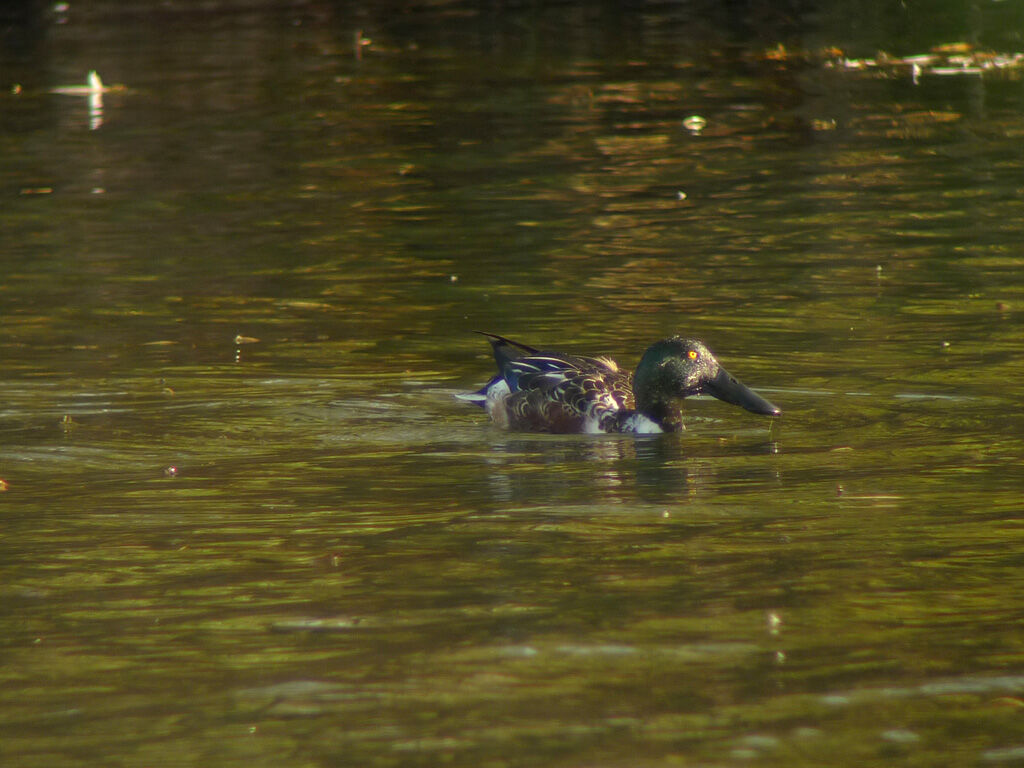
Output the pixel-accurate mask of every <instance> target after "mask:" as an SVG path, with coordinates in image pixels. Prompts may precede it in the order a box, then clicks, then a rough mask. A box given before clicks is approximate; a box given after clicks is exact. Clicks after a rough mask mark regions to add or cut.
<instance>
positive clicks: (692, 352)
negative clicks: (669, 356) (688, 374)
mask: <svg viewBox="0 0 1024 768" xmlns="http://www.w3.org/2000/svg"><path fill="white" fill-rule="evenodd" d="M686 354H687V355H689V357H690V359H691V360H696V359H697V358H698V357H700V355H698V354H697V350H696V349H691V350H690V351H689V352H687V353H686Z"/></svg>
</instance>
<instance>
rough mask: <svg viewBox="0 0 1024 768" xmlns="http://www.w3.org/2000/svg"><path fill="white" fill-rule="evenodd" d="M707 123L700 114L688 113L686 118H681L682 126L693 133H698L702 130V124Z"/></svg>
mask: <svg viewBox="0 0 1024 768" xmlns="http://www.w3.org/2000/svg"><path fill="white" fill-rule="evenodd" d="M707 124H708V121H707V120H706V119H704V118H703V117H701V116H700V115H690V116H689V117H688V118H686V119H685V120H683V128H685V129H686V130H688V131H689V132H690V133H692V134H694V135H698V134H700V132H701V131H703V130H704V126H706V125H707Z"/></svg>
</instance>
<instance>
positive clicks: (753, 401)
mask: <svg viewBox="0 0 1024 768" xmlns="http://www.w3.org/2000/svg"><path fill="white" fill-rule="evenodd" d="M704 393H705V394H708V395H711V396H712V397H717V398H718V399H719V400H724V401H725V402H727V403H732V404H733V405H738V406H739V407H740V408H746V409H747V410H748V411H750V412H751V413H760V414H763V415H765V416H778V415H779V414H780V413H782V411H781V410H779V408H778V406H776V405H774V404H772V403H769V402H768V401H767V400H765V399H764V398H763V397H761V396H760V395H759V394H757V392H755V391H754V390H752V389H751V388H750V387H748V386H747V385H746V384H744V383H743V382H742V381H740V380H739V379H737V378H736V377H735V376H732V375H730V374H729V372H728V371H727V370H725V368H719V369H718V375H717V376H715V378H713V379H712V380H711V381H710V382H708V383H707V384H706V385H705V387H704Z"/></svg>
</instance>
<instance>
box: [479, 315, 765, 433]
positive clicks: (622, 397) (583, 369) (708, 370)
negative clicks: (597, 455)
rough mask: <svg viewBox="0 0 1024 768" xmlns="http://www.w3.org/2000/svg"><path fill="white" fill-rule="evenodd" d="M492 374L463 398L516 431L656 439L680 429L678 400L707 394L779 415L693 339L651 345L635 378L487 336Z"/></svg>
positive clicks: (597, 360) (592, 360)
mask: <svg viewBox="0 0 1024 768" xmlns="http://www.w3.org/2000/svg"><path fill="white" fill-rule="evenodd" d="M483 335H484V336H486V337H487V338H488V340H489V341H490V343H491V346H492V348H493V350H494V359H495V362H496V363H497V365H498V375H497V376H495V377H494V378H492V379H491V380H490V381H489V382H487V384H485V385H484V387H483V388H482V389H481V390H479V391H477V392H473V393H470V394H466V395H459V397H460V398H461V399H463V400H467V401H469V402H473V403H475V404H477V405H480V406H482V407H483V408H484V409H485V410H486V411H487V413H488V414H489V415H490V417H491V419H492V420H493V421H494V423H495V424H497V425H498V426H501V427H504V428H506V429H509V430H513V431H520V432H555V433H573V432H582V433H633V434H655V433H659V432H674V431H677V430H679V429H682V410H681V407H680V403H681V400H682V399H683V398H685V397H688V396H690V395H697V394H709V395H713V396H714V397H717V398H719V399H720V400H724V401H726V402H729V403H732V404H734V405H738V406H740V407H742V408H746V409H747V410H748V411H752V412H754V413H760V414H765V415H776V414H779V413H780V410H779V409H778V408H777V407H776V406H774V405H772V404H771V403H769V402H768V401H767V400H765V399H764V398H763V397H761V396H760V395H758V394H757V393H755V392H754V391H753V390H751V389H749V388H748V387H746V386H745V385H744V384H742V383H741V382H739V381H738V380H737V379H735V378H734V377H733V376H731V375H729V374H728V373H727V372H726V371H725V369H724V368H722V367H721V365H719V363H718V361H717V360H716V359H715V357H714V355H712V353H711V352H710V350H708V348H707V347H706V346H705V345H704V344H703V343H701V342H700V341H697V340H696V339H683V338H680V337H679V336H674V337H672V338H670V339H664V340H662V341H659V342H656V343H655V344H653V345H651V347H649V348H648V350H647V351H646V352H645V353H644V355H643V357H642V358H641V360H640V364H639V365H638V366H637V370H636V373H635V374H634V373H629V372H628V371H623V370H621V369H620V368H619V366H618V364H617V363H616V362H615V361H614V360H612V359H611V358H608V357H583V356H578V355H567V354H562V353H554V352H542V351H541V350H539V349H535V348H534V347H529V346H527V345H525V344H520V343H519V342H515V341H512V340H511V339H506V338H505V337H503V336H498V335H496V334H491V333H483Z"/></svg>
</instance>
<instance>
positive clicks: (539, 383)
mask: <svg viewBox="0 0 1024 768" xmlns="http://www.w3.org/2000/svg"><path fill="white" fill-rule="evenodd" d="M501 376H502V378H503V379H504V380H505V382H506V383H507V384H508V388H509V394H508V396H507V397H506V398H505V401H504V408H505V412H506V415H507V419H508V426H509V427H510V428H511V429H519V430H531V431H544V432H605V431H608V425H609V424H610V421H609V420H614V416H615V414H617V413H618V412H620V411H623V410H630V411H631V410H632V409H633V408H634V407H635V405H634V400H633V386H632V376H631V375H630V374H628V373H623V372H622V371H620V370H619V367H618V366H617V365H616V364H615V362H614V361H613V360H610V359H608V358H603V357H579V356H576V355H564V354H560V353H542V352H538V353H530V354H523V355H522V356H521V357H518V358H516V359H514V360H509V361H507V362H506V364H505V366H504V368H502V370H501Z"/></svg>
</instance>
